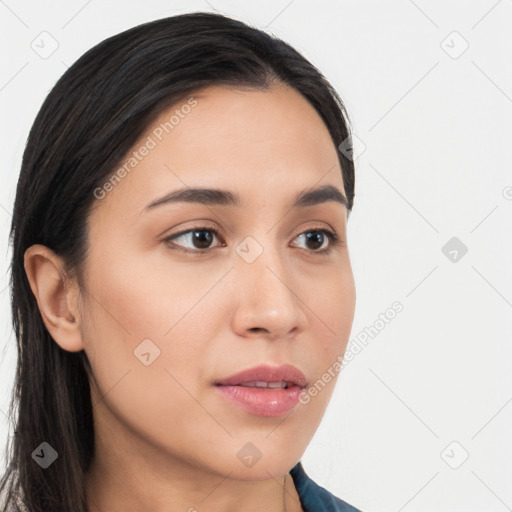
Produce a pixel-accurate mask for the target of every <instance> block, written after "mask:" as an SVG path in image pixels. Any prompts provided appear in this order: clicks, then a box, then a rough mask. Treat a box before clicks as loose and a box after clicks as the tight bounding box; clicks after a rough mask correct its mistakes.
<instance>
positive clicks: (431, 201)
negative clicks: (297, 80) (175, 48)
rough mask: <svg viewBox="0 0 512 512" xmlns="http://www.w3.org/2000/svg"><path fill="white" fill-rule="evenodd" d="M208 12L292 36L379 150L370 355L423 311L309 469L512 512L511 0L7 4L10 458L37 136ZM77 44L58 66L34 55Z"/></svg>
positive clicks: (363, 235) (361, 485) (4, 330)
mask: <svg viewBox="0 0 512 512" xmlns="http://www.w3.org/2000/svg"><path fill="white" fill-rule="evenodd" d="M198 10H201V11H214V10H218V11H220V12H222V13H224V14H227V15H229V16H233V17H235V18H239V19H241V20H242V21H246V22H249V23H251V24H253V25H255V26H257V27H258V28H262V29H264V30H267V31H269V32H271V33H273V34H275V35H277V36H278V37H280V38H282V39H284V40H285V41H287V42H289V43H290V44H292V45H293V46H294V47H296V48H297V49H298V50H299V51H300V52H302V53H303V54H304V56H305V57H306V58H308V59H309V60H311V61H312V62H313V64H315V65H316V66H317V67H318V68H319V69H320V70H321V71H322V72H323V73H324V74H325V75H326V76H327V78H328V79H329V80H330V81H331V82H332V83H333V85H334V86H335V87H336V88H337V90H338V91H339V93H340V95H341V97H342V98H343V100H344V101H345V103H346V105H347V108H348V111H349V114H350V116H351V119H352V122H353V125H354V131H355V133H356V135H357V137H358V138H359V139H360V141H361V148H363V149H364V151H363V152H362V153H361V155H360V156H359V157H358V158H357V160H356V198H355V205H354V210H353V213H352V214H351V217H350V220H349V223H348V227H349V234H348V240H349V247H350V254H351V260H352V265H353V269H354V275H355V280H356V289H357V305H356V316H355V319H354V325H353V330H352V339H355V337H356V336H358V335H359V333H361V332H362V331H364V329H365V328H367V327H369V326H371V325H372V324H373V323H374V322H375V321H376V320H377V319H378V317H379V313H383V312H384V311H386V310H387V309H388V308H390V306H391V304H392V303H393V302H394V301H397V300H398V301H400V302H401V303H402V304H403V307H404V310H403V311H402V312H401V313H399V314H398V315H397V316H396V318H395V319H394V320H392V321H391V322H390V323H389V324H387V325H386V326H385V328H383V329H381V330H380V331H379V332H378V334H377V335H376V336H374V337H373V338H371V339H370V341H369V342H368V344H367V346H366V347H365V348H364V350H362V351H360V352H359V353H358V354H357V356H356V357H354V359H353V360H352V361H351V362H350V363H349V364H348V365H347V366H346V367H345V369H344V370H343V371H342V372H341V375H340V380H339V381H338V387H337V389H336V392H335V394H334V396H333V399H332V402H331V404H330V406H329V408H328V411H327V413H326V415H325V417H324V420H323V422H322V424H321V426H320V428H319V430H318V432H317V434H316V435H315V437H314V439H313V441H312V442H311V444H310V446H309V447H308V449H307V451H306V453H305V455H304V457H303V459H302V460H303V463H304V467H305V469H306V471H307V472H308V474H309V475H310V476H311V477H312V478H313V479H314V480H315V481H316V482H317V483H319V484H320V485H323V486H325V487H327V488H328V489H329V490H330V491H331V492H333V493H334V494H336V495H338V496H340V497H341V498H343V499H345V500H346V501H348V502H349V503H351V504H353V505H354V506H357V507H359V508H360V509H362V510H364V511H365V512H387V511H389V512H391V511H393V512H400V511H404V512H408V511H411V512H412V511H416V512H422V511H441V510H442V511H451V512H456V511H464V512H473V511H474V512H477V511H478V512H481V511H483V510H485V511H486V512H503V511H506V510H511V507H512V486H511V485H510V482H512V463H511V460H512V436H511V435H510V433H511V432H512V428H511V427H512V403H511V402H512V348H511V342H512V336H511V333H512V270H511V269H512V265H511V262H512V254H511V253H512V240H511V233H512V200H511V198H512V188H511V187H512V173H511V163H512V149H511V148H512V144H511V142H512V64H511V63H512V59H511V58H510V56H511V55H512V36H511V33H512V32H511V30H510V20H511V19H512V1H511V0H501V1H496V0H485V1H484V0H482V1H478V2H477V1H459V2H455V1H449V2H446V1H437V2H427V1H426V0H417V1H415V2H413V1H412V0H392V1H387V2H381V1H378V0H374V1H355V0H354V1H346V0H342V1H334V0H331V1H315V2H312V1H310V2H307V1H306V0H292V1H291V2H290V1H289V0H284V1H268V0H267V1H259V2H249V1H239V2H235V1H223V0H212V1H208V2H206V1H189V2H185V1H169V0H166V1H156V0H145V1H144V2H126V1H124V2H122V1H120V0H117V1H102V2H99V1H95V0H90V1H88V2H87V1H82V0H80V1H77V0H73V1H68V2H66V3H64V2H56V1H46V2H35V1H32V2H14V1H13V0H5V1H0V30H1V34H2V35H1V42H2V44H1V50H0V55H1V61H0V69H1V75H0V109H1V111H0V117H1V120H2V121H1V134H0V137H1V141H2V148H1V151H0V172H1V178H0V179H1V181H0V183H1V185H2V186H1V190H0V229H1V233H0V244H1V248H2V251H1V254H2V257H1V261H2V266H3V271H2V273H1V281H0V291H1V294H0V301H1V302H0V314H1V335H2V339H1V341H0V348H1V352H0V391H1V400H0V410H1V412H0V418H1V420H0V434H1V436H0V437H1V439H2V446H1V448H3V443H4V440H6V439H7V436H8V430H7V423H6V418H5V413H6V412H7V406H8V394H9V393H10V391H11V386H12V380H13V375H14V365H15V350H14V338H13V334H12V328H11V318H10V304H9V288H8V278H9V269H8V265H9V258H10V255H11V252H10V248H9V247H8V244H7V239H8V231H9V227H10V222H11V210H12V205H13V202H14V196H15V186H16V183H17V179H18V174H19V168H20V162H21V157H22V152H23V148H24V144H25V141H26V138H27V135H28V131H29V128H30V126H31V124H32V122H33V120H34V117H35V115H36V113H37V111H38V109H39V107H40V106H41V103H42V101H43V99H44V97H45V96H46V94H47V93H48V92H49V90H50V89H51V87H52V86H53V84H54V83H55V82H56V80H57V79H58V78H59V77H60V76H61V75H62V73H63V72H64V71H65V69H66V67H67V66H69V65H71V64H72V63H73V62H74V61H75V60H76V59H77V58H78V57H79V56H80V55H81V54H82V53H84V52H85V51H86V50H87V49H89V48H90V47H91V46H93V45H94V44H96V43H97V42H99V41H101V40H103V39H104V38H106V37H108V36H110V35H113V34H115V33H118V32H120V31H122V30H125V29H127V28H129V27H132V26H134V25H138V24H140V23H142V22H145V21H150V20H153V19H157V18H161V17H165V16H171V15H175V14H180V13H184V12H191V11H198ZM454 31H455V32H457V33H456V34H453V32H454ZM42 32H47V33H48V34H50V36H49V35H47V34H43V35H40V34H41V33H42ZM53 40H55V41H56V43H55V42H53ZM57 43H58V48H57V49H56V50H55V52H54V53H53V54H51V55H49V56H47V55H43V56H45V57H47V58H41V56H40V55H38V53H37V52H36V51H34V50H33V49H32V47H31V45H32V46H34V47H38V48H39V52H43V51H50V50H51V49H52V44H53V45H56V44H57ZM466 45H469V46H468V48H467V49H466V50H465V51H464V52H463V53H461V52H462V50H464V48H465V46H466ZM43 47H44V48H45V49H46V50H43V49H42V48H43ZM459 54H460V55H459ZM507 187H508V188H507ZM452 237H457V238H458V239H459V240H460V241H461V242H462V243H463V244H464V245H465V246H466V247H467V249H468V252H467V254H465V255H464V256H462V257H460V255H461V252H460V251H459V252H458V253H457V261H455V262H454V261H451V260H450V259H449V257H447V256H446V255H445V254H444V253H443V251H442V248H443V246H444V245H445V244H446V243H447V242H448V241H449V240H450V239H451V238H452ZM446 252H447V251H446ZM454 254H455V253H453V252H452V254H451V255H449V256H450V258H453V257H454ZM2 413H3V414H2ZM453 441H456V443H455V444H450V443H452V442H453ZM447 447H448V448H447ZM446 448H447V449H446ZM466 452H467V454H469V456H468V458H467V460H466V461H465V462H464V463H463V464H462V465H460V467H459V468H458V469H453V468H452V467H450V464H451V465H452V466H455V465H457V464H458V463H459V462H460V461H461V460H462V459H463V457H464V456H465V455H466Z"/></svg>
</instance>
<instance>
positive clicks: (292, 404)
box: [1, 13, 356, 512]
mask: <svg viewBox="0 0 512 512" xmlns="http://www.w3.org/2000/svg"><path fill="white" fill-rule="evenodd" d="M338 146H341V147H343V151H339V150H338ZM353 200H354V166H353V162H352V161H351V159H350V134H349V127H348V120H347V117H346V114H345V110H344V107H343V104H342V102H341V100H340V99H339V97H338V95H337V93H336V92H335V91H334V90H333V88H332V87H331V86H330V85H329V83H328V82H327V81H326V79H325V78H324V77H323V76H322V75H321V74H320V73H319V71H318V70H317V69H316V68H314V67H313V66H312V65H311V64H310V63H309V62H308V61H307V60H305V59H304V57H302V56H301V55H300V54H299V53H297V52H296V51H295V50H294V49H293V48H291V47H290V46H289V45H287V44H286V43H284V42H282V41H280V40H279V39H276V38H274V37H271V36H270V35H267V34H265V33H264V32H261V31H259V30H257V29H255V28H252V27H249V26H247V25H245V24H243V23H241V22H239V21H236V20H233V19H230V18H227V17H224V16H220V15H216V14H208V13H192V14H185V15H180V16H175V17H171V18H167V19H162V20H157V21H154V22H152V23H147V24H144V25H141V26H138V27H135V28H133V29H131V30H128V31H126V32H123V33H121V34H119V35H116V36H114V37H111V38H109V39H107V40H105V41H103V42H102V43H100V44H98V45H97V46H95V47H94V48H92V49H91V50H90V51H88V52H87V53H86V54H85V55H83V56H82V57H81V58H80V59H79V60H78V61H77V62H76V63H75V64H74V65H73V66H72V67H71V68H69V70H68V71H67V72H66V73H65V74H64V75H63V77H62V78H61V79H60V80H59V82H58V83H57V84H56V85H55V87H54V88H53V90H52V91H51V92H50V94H49V95H48V97H47V99H46V101H45V103H44V104H43V106H42V108H41V110H40V112H39V114H38V116H37V118H36V120H35V122H34V125H33V127H32V130H31V132H30V135H29V139H28V143H27V147H26V150H25V153H24V157H23V163H22V169H21V174H20V178H19V182H18V188H17V193H16V200H15V207H14V214H13V222H12V226H11V239H12V244H13V260H12V312H13V322H14V329H15V334H16V337H17V342H18V355H19V359H18V367H17V373H16V383H15V391H14V395H13V401H12V404H11V413H12V414H13V416H14V412H13V411H14V410H15V406H16V407H17V410H16V417H15V420H14V427H15V436H14V439H13V443H12V446H10V452H9V459H8V462H9V466H8V468H7V471H6V473H5V475H4V477H3V479H2V485H1V487H2V489H3V492H4V495H5V496H6V497H7V498H9V499H8V503H7V505H8V506H9V507H11V509H12V510H16V508H14V507H15V503H18V504H19V506H20V509H21V510H29V511H71V510H73V511H84V512H99V511H103V512H108V511H118V510H123V511H130V510H134V511H135V510H137V511H140V510H144V511H157V512H158V511H163V510H166V511H169V510H186V511H189V512H192V511H196V510H197V511H201V512H209V511H216V512H220V511H235V510H240V511H241V510H243V511H250V510H253V511H256V510H258V511H262V510H264V511H266V512H271V511H276V512H277V511H283V510H286V511H288V512H292V511H294V512H297V511H304V512H312V511H314V512H317V511H355V510H356V509H355V508H353V507H352V506H350V505H348V504H347V503H346V502H344V501H342V500H341V499H339V498H337V497H335V496H333V495H332V494H331V493H330V492H328V491H327V490H325V489H323V488H321V487H319V486H318V485H316V484H315V483H314V482H313V481H312V480H311V479H310V478H309V477H308V476H307V475H306V473H305V471H304V468H303V466H302V464H301V462H300V458H301V456H302V454H303V453H304V451H305V449H306V447H307V445H308V443H309V442H310V440H311V438H312V436H313V434H314V432H315V431H316V429H317V427H318V425H319V423H320V421H321V419H322V416H323V414H324V412H325V409H326V407H327V405H328V402H329V399H330V397H331V395H332V392H333V389H334V385H335V382H336V380H337V377H338V372H339V369H340V366H341V359H342V356H343V353H344V351H345V348H346V344H347V341H348V339H349V335H350V329H351V326H352V320H353V315H354V308H355V287H354V279H353V275H352V270H351V265H350V258H349V253H348V246H347V229H346V228H347V226H346V224H347V220H348V215H349V213H350V211H351V209H352V205H353ZM16 404H17V405H16Z"/></svg>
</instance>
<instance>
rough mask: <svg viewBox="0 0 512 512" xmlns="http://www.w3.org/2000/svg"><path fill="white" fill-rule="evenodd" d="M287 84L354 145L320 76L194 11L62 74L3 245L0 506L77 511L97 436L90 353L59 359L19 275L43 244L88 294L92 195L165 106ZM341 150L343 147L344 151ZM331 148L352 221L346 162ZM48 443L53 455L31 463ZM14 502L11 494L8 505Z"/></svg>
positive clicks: (249, 30) (273, 45)
mask: <svg viewBox="0 0 512 512" xmlns="http://www.w3.org/2000/svg"><path fill="white" fill-rule="evenodd" d="M274 83H284V84H287V85H289V86H291V87H292V88H294V89H295V90H297V91H298V92H300V93H301V94H302V95H303V96H304V97H305V98H306V99H307V101H309V103H310V104H311V105H312V106H313V107H314V108H315V109H316V111H317V112H318V114H319V115H320V116H321V118H322V119H323V121H324V122H325V125H326V126H327V128H328V130H329V133H330V135H331V137H332V140H333V143H334V144H335V146H336V147H338V145H339V144H341V143H342V142H344V141H350V128H349V120H348V117H347V114H346V110H345V107H344V105H343V103H342V101H341V99H340V98H339V96H338V94H337V93H336V91H335V90H334V88H333V87H332V86H331V85H330V84H329V82H328V81H327V80H326V79H325V77H324V76H323V75H322V74H321V73H320V72H319V71H318V70H317V69H316V68H315V67H314V66H313V65H312V64H311V63H310V62H308V61H307V60H306V59H305V58H304V57H303V56H302V55H301V54H300V53H298V52H297V51H296V50H294V49H293V48H292V47H291V46H289V45H288V44H286V43H285V42H283V41H281V40H280V39H278V38H276V37H274V36H271V35H269V34H266V33H265V32H263V31H261V30H258V29H256V28H253V27H251V26H248V25H246V24H244V23H242V22H240V21H237V20H234V19H231V18H228V17H226V16H222V15H218V14H211V13H203V12H195V13H189V14H183V15H179V16H173V17H169V18H165V19H160V20H157V21H153V22H150V23H145V24H143V25H139V26H137V27H135V28H132V29H130V30H127V31H125V32H122V33H121V34H118V35H115V36H113V37H110V38H108V39H106V40H105V41H103V42H101V43H99V44H98V45H96V46H95V47H94V48H92V49H91V50H89V51H88V52H87V53H85V54H84V55H83V56H82V57H81V58H80V59H78V60H77V61H76V62H75V64H73V66H71V67H70V68H69V69H68V70H67V71H66V73H64V75H63V76H62V77H61V78H60V80H59V81H58V82H57V84H56V85H55V87H54V88H53V89H52V91H51V92H50V93H49V95H48V97H47V98H46V100H45V102H44V104H43V106H42V107H41V109H40V111H39V113H38V115H37V117H36V119H35V122H34V124H33V126H32V129H31V131H30V134H29V137H28V141H27V145H26V148H25V152H24V155H23V161H22V166H21V172H20V177H19V181H18V185H17V190H16V199H15V203H14V212H13V218H12V225H11V232H10V242H11V243H12V246H13V256H12V262H11V283H10V284H11V307H12V321H13V326H14V331H15V335H16V340H17V349H18V362H17V368H16V374H15V383H14V389H13V395H12V397H11V402H10V411H9V413H10V416H9V417H10V422H11V425H10V427H11V429H13V431H14V435H13V436H12V439H9V440H8V443H7V450H6V455H7V457H6V460H7V469H6V472H5V473H4V474H3V476H2V478H1V480H0V491H3V492H4V493H5V496H6V497H7V501H6V502H5V505H6V506H7V505H8V506H10V507H12V509H13V510H19V508H17V505H16V502H17V501H18V498H19V497H22V498H23V506H25V507H26V508H27V509H28V510H29V511H30V512H43V511H44V512H49V511H64V510H66V511H76V512H86V510H87V505H86V496H85V484H84V482H85V474H86V472H87V470H88V468H89V465H90V463H91V460H92V456H93V449H94V432H93V414H92V409H93V407H92V403H91V394H90V387H89V380H88V378H89V372H90V371H91V367H90V364H89V361H88V359H87V356H86V354H85V352H84V351H83V350H82V351H79V352H68V351H65V350H63V349H61V348H60V347H59V345H58V344H57V343H56V342H55V341H54V340H53V339H52V338H51V336H50V334H49V332H48V331H47V329H46V327H45V325H44V323H43V321H42V318H41V315H40V312H39V309H38V306H37V302H36V300H35V297H34V295H33V294H32V291H31V289H30V286H29V282H28V279H27V276H26V273H25V269H24V253H25V251H26V249H27V248H28V247H30V246H31V245H33V244H43V245H45V246H47V247H49V248H50V249H52V250H53V251H55V253H56V254H58V255H59V256H61V257H62V258H63V261H64V262H65V274H66V275H67V276H70V277H75V278H76V279H77V280H78V283H79V285H80V286H81V287H82V289H84V288H83V274H82V271H83V265H84V262H85V261H86V258H87V248H88V243H89V241H88V236H87V218H88V214H89V213H90V209H91V207H92V206H93V204H94V201H95V196H94V194H93V191H94V190H95V189H96V188H97V187H99V186H101V185H102V184H103V183H105V180H106V179H107V177H108V176H109V175H111V173H112V171H113V170H114V169H115V168H116V166H117V165H118V164H119V162H121V161H122V159H123V157H124V156H125V155H126V154H127V152H128V150H129V149H130V148H131V147H132V146H133V144H134V143H135V142H136V140H137V139H138V138H139V136H140V135H141V134H142V133H143V131H144V130H145V129H146V127H147V126H148V124H149V123H150V122H151V120H152V119H154V117H155V116H156V115H157V114H158V113H160V112H161V111H162V109H163V108H165V107H166V106H167V105H171V104H173V103H175V102H177V101H180V100H182V99H183V98H186V97H187V95H189V94H191V93H192V92H193V91H196V90H199V89H200V88H203V87H206V86H208V85H212V84H226V85H231V86H235V87H250V88H257V89H262V90H264V89H267V88H268V87H269V86H271V85H272V84H274ZM348 144H350V142H349V143H348ZM348 147H349V146H348V145H347V142H345V143H344V146H343V148H344V151H343V152H341V151H340V152H338V158H339V162H340V166H341V169H342V178H343V183H344V188H345V193H346V197H347V200H348V211H349V212H350V211H351V209H352V205H353V200H354V164H353V161H352V160H351V159H350V158H349V157H347V153H348V151H347V149H348ZM43 442H47V443H49V444H50V445H51V446H52V447H53V448H54V449H55V450H56V452H57V453H58V459H57V460H56V461H55V462H54V463H53V464H51V465H50V466H49V467H47V468H46V469H43V468H42V467H40V465H39V464H37V463H36V462H35V459H34V458H33V452H34V451H35V450H36V448H38V447H39V446H40V445H41V443H43ZM17 497H18V498H17Z"/></svg>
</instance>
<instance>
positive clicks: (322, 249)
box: [296, 228, 342, 254]
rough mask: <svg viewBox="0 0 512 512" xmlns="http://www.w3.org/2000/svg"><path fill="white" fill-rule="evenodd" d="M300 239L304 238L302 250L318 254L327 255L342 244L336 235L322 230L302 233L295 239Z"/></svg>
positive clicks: (327, 230)
mask: <svg viewBox="0 0 512 512" xmlns="http://www.w3.org/2000/svg"><path fill="white" fill-rule="evenodd" d="M300 237H304V238H303V240H304V242H305V244H306V247H302V248H303V249H309V250H311V251H312V252H314V253H319V254H329V253H330V252H331V251H332V248H333V246H335V245H340V244H341V243H342V242H341V240H340V238H339V237H338V235H337V234H336V233H334V232H333V231H330V230H329V229H324V228H321V229H310V230H308V231H304V232H303V233H301V234H300V235H299V236H297V238H300ZM297 238H296V239H297ZM308 246H309V247H308Z"/></svg>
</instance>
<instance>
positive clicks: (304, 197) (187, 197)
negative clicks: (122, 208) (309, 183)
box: [144, 185, 348, 211]
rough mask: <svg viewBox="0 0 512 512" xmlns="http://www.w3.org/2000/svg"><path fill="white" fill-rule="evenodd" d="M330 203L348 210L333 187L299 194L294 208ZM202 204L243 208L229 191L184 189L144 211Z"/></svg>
mask: <svg viewBox="0 0 512 512" xmlns="http://www.w3.org/2000/svg"><path fill="white" fill-rule="evenodd" d="M328 201H335V202H337V203H340V204H342V205H343V206H344V207H345V208H348V201H347V198H346V197H345V195H344V194H343V193H342V192H341V190H339V189H338V188H336V187H335V186H333V185H323V186H321V187H317V188H313V189H307V190H303V191H301V192H299V193H298V194H297V195H296V196H295V198H294V199H293V202H292V208H304V207H307V206H314V205H317V204H321V203H326V202H328ZM179 202H185V203H200V204H204V205H207V206H236V207H238V208H240V207H241V206H242V200H241V199H240V196H239V195H238V194H236V193H234V192H230V191H229V190H220V189H210V188H190V187H189V188H182V189H179V190H175V191H173V192H170V193H168V194H166V195H165V196H163V197H160V198H159V199H155V200H154V201H152V202H151V203H149V204H148V205H147V206H146V207H145V208H144V211H147V210H152V209H153V208H156V207H157V206H161V205H163V204H169V203H179Z"/></svg>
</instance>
